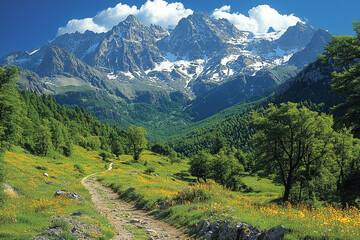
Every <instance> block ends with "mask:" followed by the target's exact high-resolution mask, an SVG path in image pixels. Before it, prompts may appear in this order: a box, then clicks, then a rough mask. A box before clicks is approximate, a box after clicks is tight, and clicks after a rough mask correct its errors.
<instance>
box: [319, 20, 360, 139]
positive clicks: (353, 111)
mask: <svg viewBox="0 0 360 240" xmlns="http://www.w3.org/2000/svg"><path fill="white" fill-rule="evenodd" d="M353 24H354V26H353V29H354V31H355V32H356V34H357V36H355V37H354V36H333V39H332V40H331V41H330V42H329V43H328V44H327V45H326V46H325V50H326V53H325V55H323V56H322V58H323V59H324V60H326V61H330V62H331V63H332V64H333V65H334V66H335V67H336V68H337V71H335V72H334V73H333V76H334V77H333V79H332V81H331V87H332V92H333V93H334V94H336V95H339V96H342V97H345V102H343V103H341V104H338V105H337V106H336V107H335V108H334V110H335V111H342V112H344V116H343V117H342V118H341V120H342V121H341V122H342V123H345V124H346V125H347V126H348V127H352V128H353V131H354V133H355V135H356V136H360V22H354V23H353Z"/></svg>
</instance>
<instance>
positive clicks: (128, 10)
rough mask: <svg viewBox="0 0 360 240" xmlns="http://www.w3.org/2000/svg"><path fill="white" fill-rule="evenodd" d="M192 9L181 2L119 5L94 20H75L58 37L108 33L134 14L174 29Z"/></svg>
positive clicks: (151, 22) (147, 20)
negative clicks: (61, 35) (77, 33)
mask: <svg viewBox="0 0 360 240" xmlns="http://www.w3.org/2000/svg"><path fill="white" fill-rule="evenodd" d="M192 13H193V11H192V10H191V9H185V7H184V5H183V4H182V3H180V2H175V3H168V2H166V1H164V0H147V2H146V3H144V4H143V5H142V6H141V7H140V8H137V7H136V6H132V7H130V6H129V5H127V4H122V3H119V4H117V5H116V6H115V7H113V8H108V9H106V10H103V11H101V12H99V13H98V14H96V16H94V17H93V18H85V19H73V20H70V21H69V22H68V23H67V24H66V26H65V27H61V28H59V29H58V35H60V34H64V33H73V32H76V31H78V32H80V33H83V32H85V31H86V30H91V31H94V32H98V33H99V32H106V31H108V30H110V29H111V28H112V27H113V26H115V25H117V24H119V22H121V21H123V20H125V19H126V17H127V16H128V15H130V14H133V15H135V16H136V18H138V19H139V20H140V21H142V22H143V23H144V24H147V25H150V24H157V25H160V26H162V27H164V28H167V29H168V28H174V27H175V26H176V25H177V23H178V22H179V20H180V19H181V18H184V17H187V16H189V15H190V14H192Z"/></svg>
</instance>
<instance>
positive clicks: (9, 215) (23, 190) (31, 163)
mask: <svg viewBox="0 0 360 240" xmlns="http://www.w3.org/2000/svg"><path fill="white" fill-rule="evenodd" d="M5 168H6V172H7V176H6V183H7V184H9V185H10V186H12V187H14V189H15V190H16V192H17V193H18V195H16V194H14V193H12V192H8V195H9V196H8V199H7V203H6V205H5V207H4V208H3V209H1V210H0V236H1V237H0V239H1V238H3V239H29V238H30V237H31V236H34V235H37V234H39V233H41V232H42V231H44V230H45V229H46V228H47V227H49V226H50V225H51V220H52V219H53V218H54V217H56V216H57V215H58V214H64V215H66V216H69V215H70V214H71V213H73V212H74V211H76V210H81V211H82V212H83V214H84V215H85V216H86V217H83V218H80V219H82V220H84V219H88V220H87V221H88V222H89V224H96V225H98V226H99V227H100V229H101V231H102V236H103V237H104V239H110V238H111V237H112V236H113V235H114V230H113V229H112V228H111V227H109V225H110V224H109V222H108V221H107V219H106V218H104V217H101V216H100V215H99V214H98V212H97V210H96V208H95V207H94V206H93V204H92V203H91V196H90V194H89V192H88V191H87V189H86V188H85V187H84V186H82V185H81V183H80V182H81V179H82V177H83V176H85V175H88V174H91V173H95V172H101V171H104V164H103V162H102V160H101V158H100V157H99V153H98V152H92V151H86V150H85V149H83V148H80V147H75V151H74V153H73V155H72V156H71V157H70V158H65V157H63V156H61V155H54V156H52V157H37V156H34V155H31V154H28V153H26V152H24V150H23V149H21V148H20V147H14V148H13V149H12V151H11V152H6V154H5ZM45 172H46V173H47V174H48V175H49V177H46V176H44V173H45ZM61 189H65V190H67V191H69V192H71V193H73V192H76V193H78V194H79V195H80V196H82V197H84V198H85V200H86V201H77V200H70V199H67V198H65V197H64V198H63V197H55V196H54V193H55V192H56V190H61ZM94 237H97V236H94Z"/></svg>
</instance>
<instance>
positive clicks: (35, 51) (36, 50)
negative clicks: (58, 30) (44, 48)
mask: <svg viewBox="0 0 360 240" xmlns="http://www.w3.org/2000/svg"><path fill="white" fill-rule="evenodd" d="M39 50H40V48H38V49H35V50H34V51H32V52H31V53H29V55H33V54H34V53H37V52H38V51H39Z"/></svg>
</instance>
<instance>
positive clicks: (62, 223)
mask: <svg viewBox="0 0 360 240" xmlns="http://www.w3.org/2000/svg"><path fill="white" fill-rule="evenodd" d="M51 225H52V226H53V227H54V228H57V227H59V228H61V229H63V230H65V231H69V230H70V225H69V223H67V222H65V221H64V220H63V219H61V218H55V219H53V220H52V224H51Z"/></svg>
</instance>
